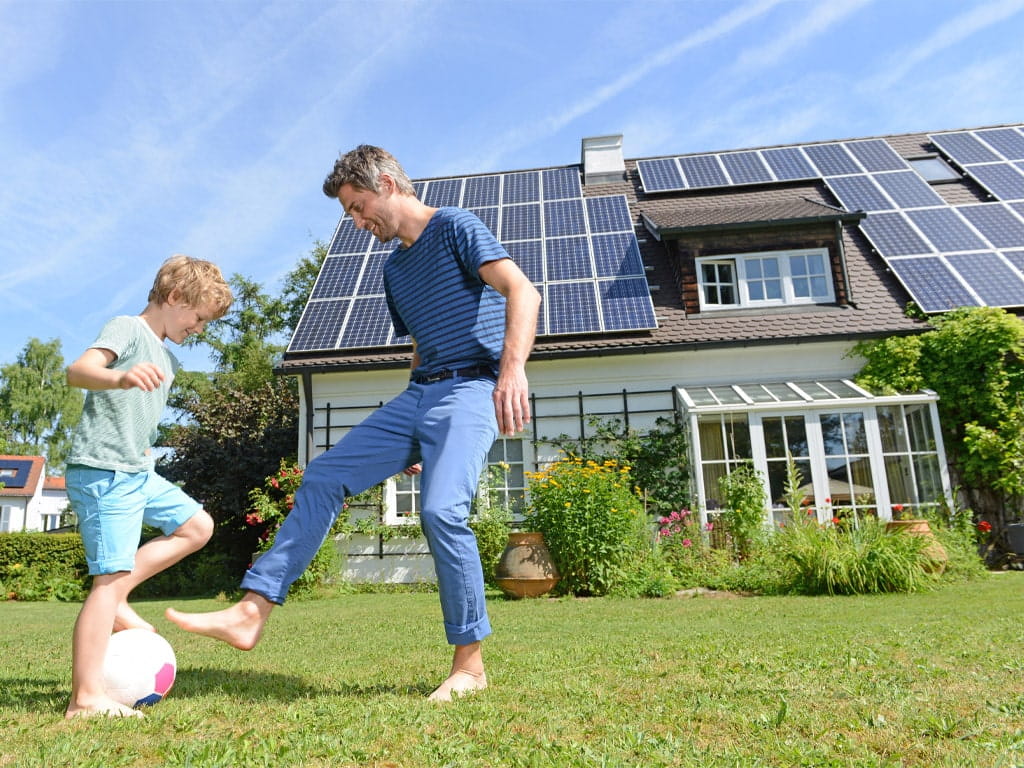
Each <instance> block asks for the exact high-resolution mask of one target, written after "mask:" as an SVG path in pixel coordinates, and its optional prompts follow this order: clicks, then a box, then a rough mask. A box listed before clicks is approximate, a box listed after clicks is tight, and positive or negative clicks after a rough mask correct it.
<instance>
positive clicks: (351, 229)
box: [327, 216, 374, 255]
mask: <svg viewBox="0 0 1024 768" xmlns="http://www.w3.org/2000/svg"><path fill="white" fill-rule="evenodd" d="M373 239H374V237H373V235H371V234H370V233H369V232H368V231H367V230H365V229H356V225H355V222H354V221H352V219H351V218H349V217H348V216H346V217H344V218H343V219H342V220H341V223H340V224H339V225H338V228H337V230H335V232H334V237H333V238H332V239H331V244H330V246H329V247H328V248H327V253H328V255H334V254H336V253H366V249H367V248H368V247H369V246H370V241H371V240H373Z"/></svg>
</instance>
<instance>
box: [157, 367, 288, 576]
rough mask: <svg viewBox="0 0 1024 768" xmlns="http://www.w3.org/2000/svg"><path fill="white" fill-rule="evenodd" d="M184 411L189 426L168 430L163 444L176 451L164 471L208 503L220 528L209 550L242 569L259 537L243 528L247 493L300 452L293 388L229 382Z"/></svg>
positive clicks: (195, 398)
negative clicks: (227, 556)
mask: <svg viewBox="0 0 1024 768" xmlns="http://www.w3.org/2000/svg"><path fill="white" fill-rule="evenodd" d="M182 405H183V406H184V410H185V411H186V413H187V415H188V420H187V422H185V423H180V424H176V425H171V426H170V427H169V428H168V429H167V431H166V436H165V439H164V441H163V445H164V446H165V447H168V448H171V449H172V451H173V453H172V455H171V456H170V457H169V458H168V459H166V460H165V461H164V462H162V463H161V466H160V472H161V474H163V475H164V476H165V477H167V479H169V480H171V481H173V482H181V483H182V484H183V488H184V490H185V492H186V493H188V494H189V495H190V496H192V497H193V498H195V499H197V500H198V501H200V502H201V503H202V504H203V506H204V507H205V508H206V511H207V512H209V513H210V515H211V516H212V517H213V519H214V520H215V521H216V522H217V530H216V533H215V534H214V540H213V541H212V542H211V543H210V545H208V546H209V547H210V548H213V549H215V550H217V551H221V552H225V553H228V554H229V555H230V556H231V557H232V559H233V561H234V562H235V564H236V565H238V567H239V570H241V568H244V567H245V565H246V563H248V562H249V558H250V556H251V555H252V553H253V552H254V551H255V549H256V544H257V542H256V534H257V533H258V531H257V530H256V529H254V528H252V527H249V526H247V525H246V522H245V516H246V514H247V513H248V512H249V506H250V504H249V491H250V490H251V489H253V488H261V487H262V486H263V482H264V480H265V478H266V477H267V476H268V475H270V474H271V473H273V472H274V471H275V470H276V469H277V468H278V467H279V466H280V463H281V459H282V458H291V457H294V456H295V453H296V449H297V428H298V409H299V405H298V397H297V395H296V394H295V388H294V387H293V386H291V383H290V382H289V381H286V380H283V379H273V380H271V381H267V382H264V383H263V384H261V385H260V386H258V387H256V388H254V389H247V388H242V387H240V386H238V385H237V383H232V382H231V380H230V378H225V379H224V380H222V381H218V382H217V384H216V386H214V387H212V388H210V389H209V390H208V391H207V392H205V393H204V394H203V395H202V396H199V395H196V394H193V395H192V399H191V400H190V401H189V402H187V403H183V404H182Z"/></svg>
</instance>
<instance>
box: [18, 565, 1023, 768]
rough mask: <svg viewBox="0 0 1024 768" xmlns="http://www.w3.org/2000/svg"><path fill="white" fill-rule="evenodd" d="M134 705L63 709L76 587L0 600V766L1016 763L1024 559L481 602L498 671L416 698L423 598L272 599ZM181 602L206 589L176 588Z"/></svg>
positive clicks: (431, 662)
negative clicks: (839, 593) (897, 584)
mask: <svg viewBox="0 0 1024 768" xmlns="http://www.w3.org/2000/svg"><path fill="white" fill-rule="evenodd" d="M169 604H171V603H168V602H164V601H152V602H140V603H138V604H137V608H138V610H139V612H140V613H142V614H143V615H144V616H145V617H146V618H148V619H150V620H151V621H156V623H157V624H158V626H159V627H160V629H161V631H162V632H163V633H164V634H165V636H166V637H167V638H168V639H169V640H170V641H171V644H172V645H173V646H174V648H175V651H176V652H177V656H178V679H177V681H176V683H175V686H174V688H173V690H172V691H171V693H170V695H169V696H168V698H167V699H166V700H165V701H163V702H161V703H160V704H158V705H157V706H155V707H153V708H151V709H149V710H147V717H146V718H145V719H144V720H91V721H79V722H72V723H66V722H65V721H64V720H63V719H62V715H63V711H64V707H65V705H66V702H67V696H68V690H69V684H70V664H71V661H70V649H69V647H70V634H71V625H72V623H73V622H74V619H75V616H76V615H77V612H78V608H79V606H78V605H77V604H61V603H11V602H7V603H0V733H2V734H3V737H2V739H0V766H48V767H49V766H64V765H67V766H76V767H81V768H85V767H86V766H102V768H113V767H114V766H153V765H160V766H204V767H205V766H230V767H231V768H243V767H244V768H249V767H250V766H357V765H358V766H402V767H403V768H405V767H408V768H417V767H420V766H424V767H427V766H453V767H455V768H464V767H467V766H502V767H504V766H544V767H547V766H644V767H645V768H646V767H648V766H742V767H744V768H746V767H748V766H798V765H799V766H928V767H929V768H933V767H934V766H958V767H959V766H1005V767H1006V768H1009V767H1010V766H1014V765H1024V573H1006V574H996V575H992V576H991V577H988V578H986V579H983V580H981V581H977V582H974V583H969V584H959V585H954V586H946V587H943V588H941V589H939V590H936V591H934V592H930V593H925V594H919V595H886V596H873V597H831V598H830V597H812V598H808V597H781V598H779V597H755V598H729V599H717V598H712V597H707V596H702V597H696V598H685V599H684V598H674V599H664V600H619V599H607V598H604V599H591V600H581V599H561V600H548V599H540V600H532V601H519V602H513V601H507V600H505V599H503V598H500V597H494V598H493V599H490V601H489V610H490V613H491V620H492V623H493V624H494V626H495V634H494V636H493V637H491V638H490V639H489V640H488V641H486V643H485V652H486V658H487V662H488V677H489V679H490V681H491V688H490V689H488V690H487V691H486V692H483V693H481V694H479V695H477V696H474V697H470V698H467V699H463V700H460V701H457V702H454V703H452V704H449V705H434V704H431V703H429V702H427V701H426V700H425V698H424V697H425V696H426V694H427V693H429V692H430V690H431V689H432V688H433V686H434V685H436V684H437V683H438V682H440V681H441V679H442V678H443V677H444V676H445V674H446V672H447V667H448V664H449V662H450V651H449V649H448V647H447V646H446V645H445V643H444V639H443V636H442V635H441V622H440V609H439V607H438V604H437V597H436V595H433V594H396V595H367V594H359V595H347V596H339V597H336V598H329V599H323V600H317V601H307V602H294V603H290V604H289V605H287V606H286V607H284V608H281V609H278V610H277V611H276V612H275V613H274V615H273V617H272V619H271V623H270V625H269V627H268V630H267V633H266V634H265V635H264V639H263V642H262V643H261V644H260V645H259V646H258V647H257V648H256V650H254V651H251V652H249V653H242V652H240V651H235V650H233V649H231V648H228V647H227V646H224V645H221V644H219V643H217V642H215V641H212V640H207V639H205V638H199V637H193V636H190V635H187V634H185V633H183V632H181V631H179V630H178V629H177V628H176V627H173V626H172V625H170V624H168V623H167V622H166V621H165V620H164V619H163V616H162V612H163V609H164V607H165V606H167V605H169ZM174 604H175V605H177V606H179V607H183V608H185V609H188V610H208V609H213V608H217V607H222V606H223V605H224V603H222V602H218V601H216V600H197V601H180V600H179V601H175V603H174Z"/></svg>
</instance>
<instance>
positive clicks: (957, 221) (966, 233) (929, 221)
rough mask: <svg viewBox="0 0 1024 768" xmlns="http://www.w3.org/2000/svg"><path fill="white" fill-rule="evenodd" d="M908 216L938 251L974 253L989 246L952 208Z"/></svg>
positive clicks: (911, 213)
mask: <svg viewBox="0 0 1024 768" xmlns="http://www.w3.org/2000/svg"><path fill="white" fill-rule="evenodd" d="M907 216H908V217H909V218H910V220H911V221H912V222H913V223H914V225H915V226H916V227H917V228H918V229H920V230H921V232H923V233H924V235H925V237H927V238H928V239H929V240H930V241H931V243H932V245H934V246H935V250H937V251H961V250H964V251H968V250H970V251H974V250H980V249H984V248H986V247H987V246H986V245H985V243H984V242H983V241H982V239H981V238H980V237H978V236H977V235H976V234H975V233H974V230H972V229H971V228H970V227H969V226H968V225H967V222H965V221H964V220H963V219H962V218H961V217H960V216H958V215H957V212H956V211H955V210H953V209H952V208H922V209H920V210H916V211H907Z"/></svg>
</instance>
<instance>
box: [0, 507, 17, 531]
mask: <svg viewBox="0 0 1024 768" xmlns="http://www.w3.org/2000/svg"><path fill="white" fill-rule="evenodd" d="M13 512H14V507H0V533H10V532H11V517H12V516H13Z"/></svg>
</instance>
